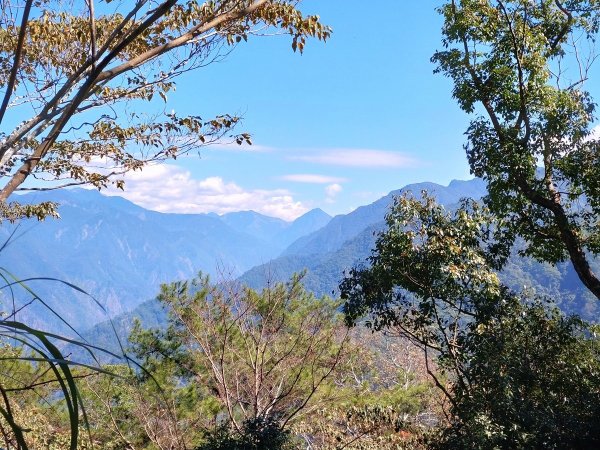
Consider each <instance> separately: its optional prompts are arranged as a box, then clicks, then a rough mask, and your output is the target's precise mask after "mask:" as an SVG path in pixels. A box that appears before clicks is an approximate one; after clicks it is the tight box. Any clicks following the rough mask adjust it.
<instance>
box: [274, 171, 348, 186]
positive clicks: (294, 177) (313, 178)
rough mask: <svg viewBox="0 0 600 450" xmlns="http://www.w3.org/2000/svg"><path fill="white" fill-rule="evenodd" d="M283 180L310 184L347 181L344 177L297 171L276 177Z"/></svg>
mask: <svg viewBox="0 0 600 450" xmlns="http://www.w3.org/2000/svg"><path fill="white" fill-rule="evenodd" d="M278 178H279V179H280V180H284V181H294V182H296V183H310V184H329V183H344V182H346V181H348V180H347V179H346V178H340V177H330V176H327V175H315V174H310V173H298V174H290V175H283V176H281V177H278Z"/></svg>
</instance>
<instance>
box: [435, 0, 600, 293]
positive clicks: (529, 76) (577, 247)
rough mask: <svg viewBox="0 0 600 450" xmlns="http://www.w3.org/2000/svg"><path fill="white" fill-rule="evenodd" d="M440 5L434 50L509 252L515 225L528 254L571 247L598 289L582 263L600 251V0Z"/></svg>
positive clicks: (585, 276) (545, 256)
mask: <svg viewBox="0 0 600 450" xmlns="http://www.w3.org/2000/svg"><path fill="white" fill-rule="evenodd" d="M440 12H441V13H442V15H443V16H444V27H443V44H444V47H445V49H444V50H443V51H439V52H437V53H436V54H435V55H434V56H433V58H432V60H433V61H434V62H435V63H436V64H437V70H438V71H439V72H442V73H444V74H446V75H447V76H448V77H450V78H451V79H452V81H453V82H454V90H453V95H454V97H455V98H456V100H457V101H458V104H459V105H460V107H461V108H462V109H463V110H464V111H466V112H467V113H469V114H476V115H477V116H476V118H475V119H474V120H473V121H472V122H471V124H470V126H469V128H468V130H467V137H468V144H467V146H466V151H467V156H468V159H469V164H470V166H471V171H472V173H473V174H474V175H476V176H478V177H482V178H484V179H485V180H487V183H488V190H489V195H488V196H487V197H486V199H485V202H486V204H487V206H488V207H489V208H490V210H491V212H492V213H493V214H494V215H495V216H496V217H497V219H498V233H497V237H498V239H500V240H502V241H504V243H505V249H506V252H508V249H509V245H510V244H511V243H512V242H514V239H515V237H517V236H519V237H521V238H523V239H524V240H525V241H526V243H527V246H526V248H525V250H524V251H523V253H524V254H527V255H530V256H534V257H535V258H537V259H538V260H542V261H548V262H551V263H556V262H558V261H562V260H566V259H570V260H571V262H572V263H573V267H574V268H575V271H576V272H577V275H578V276H579V278H580V280H581V282H582V283H583V285H584V286H585V287H586V288H587V289H589V291H590V292H592V293H593V294H594V295H595V296H596V297H597V298H599V299H600V279H599V276H598V274H596V273H594V272H593V270H592V268H591V267H590V258H591V257H592V255H597V254H598V253H599V252H600V229H599V228H598V226H597V224H598V220H599V219H600V184H599V180H600V159H599V158H598V154H599V153H598V149H599V145H600V141H599V140H598V139H597V137H596V136H595V135H594V134H593V133H592V126H593V124H594V120H595V115H594V113H595V104H594V101H593V99H592V97H591V95H590V93H589V92H586V91H585V89H584V86H585V82H586V81H587V79H588V75H589V69H590V66H591V63H592V62H593V61H594V60H595V58H596V55H595V54H594V53H593V42H594V39H595V37H596V35H597V32H598V27H599V25H600V22H599V20H600V14H599V13H600V2H598V1H597V0H541V1H538V2H532V1H529V0H510V1H505V0H483V1H482V0H464V1H463V0H452V1H450V2H447V3H446V4H445V5H444V6H443V7H442V8H440ZM569 67H570V68H571V69H569ZM540 165H541V167H539V166H540Z"/></svg>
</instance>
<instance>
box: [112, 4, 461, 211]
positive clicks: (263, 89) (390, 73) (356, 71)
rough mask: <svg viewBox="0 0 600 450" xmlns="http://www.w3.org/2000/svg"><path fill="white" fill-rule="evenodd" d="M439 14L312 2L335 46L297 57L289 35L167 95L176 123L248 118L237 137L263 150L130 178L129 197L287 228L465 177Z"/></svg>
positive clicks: (198, 74) (262, 41)
mask: <svg viewBox="0 0 600 450" xmlns="http://www.w3.org/2000/svg"><path fill="white" fill-rule="evenodd" d="M439 3H440V2H439V1H427V0H422V1H418V2H408V1H399V0H377V1H376V2H373V3H371V4H367V3H366V2H364V1H362V0H325V1H323V0H321V1H319V0H304V1H303V3H302V6H301V8H302V10H303V11H304V12H306V13H311V14H319V15H320V16H321V19H322V21H323V22H325V23H327V24H329V25H331V26H332V27H333V35H332V37H331V39H330V40H329V41H328V42H327V43H325V44H323V43H321V42H318V41H310V42H309V43H308V45H307V47H306V49H305V52H304V54H303V55H299V54H295V53H293V52H292V50H291V45H290V44H291V40H290V38H289V37H288V36H278V37H262V38H255V39H250V40H249V42H248V43H246V44H243V45H240V46H238V47H237V48H236V49H235V50H234V52H233V53H232V54H231V55H229V56H228V57H227V58H226V60H224V61H223V62H220V63H216V64H212V65H210V66H207V67H205V68H203V69H201V70H199V71H195V72H193V73H190V74H187V75H186V76H185V78H183V79H181V80H180V81H179V82H178V87H177V91H176V92H175V93H173V94H171V95H170V96H169V103H168V107H169V108H172V109H174V110H176V111H177V113H179V114H197V115H200V116H203V117H209V116H211V115H214V114H222V113H239V114H242V115H243V117H244V121H243V123H242V125H241V126H240V127H239V128H238V130H239V131H248V132H250V133H251V134H252V136H253V142H254V144H255V145H254V146H253V147H251V148H242V149H240V148H234V147H231V148H214V149H203V150H202V151H201V154H200V158H196V157H189V158H183V159H181V160H178V161H176V162H175V163H171V164H169V165H167V166H165V167H154V168H150V170H147V171H146V172H145V173H144V174H142V175H140V174H135V175H134V176H132V177H131V178H130V179H129V180H128V184H127V188H126V193H125V197H128V198H130V199H131V200H133V201H135V202H137V203H140V204H142V205H143V206H146V207H149V208H152V209H157V210H161V211H173V212H207V211H214V212H218V213H223V212H227V211H233V210H244V209H255V210H258V211H259V212H263V213H265V214H269V215H274V216H278V217H282V218H284V219H288V220H289V219H293V218H294V217H296V216H298V215H300V214H302V213H303V212H305V211H307V210H309V209H311V208H315V207H320V208H322V209H324V210H325V211H327V212H328V213H330V214H340V213H347V212H349V211H351V210H352V209H353V208H356V207H358V206H360V205H364V204H367V203H370V202H372V201H374V200H376V199H377V198H379V197H381V196H382V195H385V194H386V193H388V192H389V191H391V190H394V189H398V188H400V187H402V186H404V185H406V184H408V183H413V182H419V181H434V182H438V183H441V184H447V183H448V182H449V181H450V180H452V179H468V178H470V175H469V170H468V166H467V163H466V158H465V156H464V151H463V149H462V145H463V142H464V136H463V132H464V130H465V129H466V127H467V123H468V117H466V115H465V114H463V113H462V112H461V111H460V110H459V109H458V107H457V106H456V104H455V102H454V101H453V100H452V98H451V85H450V82H449V81H448V80H447V79H445V78H444V77H443V76H442V75H434V74H433V69H434V66H433V65H432V63H430V61H429V59H430V57H431V55H432V54H433V52H434V51H435V50H436V49H439V48H440V47H441V44H440V28H441V18H440V17H439V15H438V14H437V13H436V11H435V7H436V5H437V4H439ZM121 195H122V194H121Z"/></svg>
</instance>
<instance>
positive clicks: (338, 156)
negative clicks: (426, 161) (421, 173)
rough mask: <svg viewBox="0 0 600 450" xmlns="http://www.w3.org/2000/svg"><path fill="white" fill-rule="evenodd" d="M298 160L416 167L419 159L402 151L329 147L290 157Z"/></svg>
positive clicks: (355, 165) (347, 165) (336, 164)
mask: <svg viewBox="0 0 600 450" xmlns="http://www.w3.org/2000/svg"><path fill="white" fill-rule="evenodd" d="M290 159H293V160H296V161H307V162H312V163H316V164H326V165H333V166H346V167H373V168H375V167H395V168H400V167H415V166H417V165H418V164H419V161H418V160H417V159H415V158H413V157H410V156H408V155H406V154H403V153H400V152H391V151H385V150H370V149H343V148H339V149H329V150H323V151H319V152H317V151H307V152H306V154H303V155H296V156H292V157H290Z"/></svg>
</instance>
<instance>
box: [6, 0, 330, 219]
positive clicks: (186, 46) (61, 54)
mask: <svg viewBox="0 0 600 450" xmlns="http://www.w3.org/2000/svg"><path fill="white" fill-rule="evenodd" d="M117 3H118V2H114V3H112V2H110V1H105V2H102V3H101V5H100V7H99V8H98V9H97V10H95V9H94V4H93V2H90V3H88V5H87V8H85V9H84V10H83V11H79V8H78V7H76V4H74V3H73V2H65V3H60V2H53V1H49V0H42V1H38V2H35V4H34V2H33V0H19V1H17V2H16V3H15V4H13V5H10V7H6V8H2V12H1V13H0V88H1V89H3V90H4V95H3V100H2V103H1V105H0V123H2V121H3V119H4V118H5V117H7V118H8V117H9V116H10V117H11V119H12V120H13V121H17V120H20V121H21V122H20V123H19V125H18V126H16V127H15V128H14V129H13V130H12V131H10V130H6V131H2V132H0V175H2V177H4V180H5V181H4V184H3V185H2V187H1V188H0V201H2V202H3V205H2V209H1V212H2V213H3V217H5V218H9V219H14V218H18V217H22V216H26V217H30V216H32V215H33V216H38V217H44V216H45V215H48V214H55V209H53V207H52V205H51V204H43V205H40V207H39V208H38V209H37V210H35V211H33V210H31V207H30V209H28V210H23V209H22V208H21V207H20V206H19V205H18V204H14V205H12V206H11V205H10V204H7V203H6V200H7V199H8V197H9V195H10V194H12V193H13V192H14V191H15V190H16V189H20V187H21V185H22V184H23V183H24V182H25V181H26V180H27V179H28V178H29V177H35V178H37V179H41V180H43V181H45V182H46V183H44V185H43V187H41V188H35V189H53V188H56V187H60V186H64V185H80V184H88V185H92V186H94V187H96V188H98V189H101V188H104V187H106V186H108V185H109V184H114V185H115V186H116V187H117V188H121V189H122V188H123V187H124V180H123V177H122V175H123V174H124V173H126V172H127V171H131V170H140V169H142V168H143V167H144V166H146V165H147V164H150V163H155V162H159V161H164V160H166V159H170V158H176V157H178V156H180V155H182V154H185V153H187V152H189V151H190V150H193V149H197V148H199V147H202V146H204V145H207V144H210V143H215V142H217V141H223V140H225V142H233V143H237V144H242V143H248V144H250V143H251V138H250V135H249V134H248V133H238V134H233V129H234V127H235V126H236V125H237V124H238V123H239V121H240V118H239V117H237V116H233V115H230V114H221V115H218V116H216V117H212V118H202V117H200V116H197V115H194V116H188V117H182V116H179V115H177V114H176V113H175V112H174V111H172V112H168V111H167V110H166V103H167V102H168V98H167V95H168V93H169V92H171V91H172V90H173V89H175V87H176V84H175V80H176V79H177V77H178V76H180V75H181V74H183V73H185V72H187V71H190V70H193V69H198V68H201V67H203V66H205V65H207V64H210V63H211V62H214V61H216V60H220V59H221V58H222V57H224V56H225V55H226V54H227V52H228V51H230V48H231V47H234V46H236V45H237V44H238V43H240V42H242V41H246V40H248V38H249V37H251V36H254V35H257V34H263V33H265V34H272V33H273V32H275V33H283V34H289V35H290V36H291V38H292V48H293V50H294V51H299V52H302V51H303V50H304V47H305V44H306V40H307V38H310V37H314V38H317V39H319V40H326V39H327V38H328V37H329V36H330V34H331V29H330V28H329V27H327V26H325V25H323V24H322V23H321V22H320V21H319V18H318V17H317V16H304V15H303V14H302V13H301V12H300V11H299V10H298V9H297V8H296V5H297V2H296V1H294V0H243V1H239V0H218V1H206V2H198V1H196V0H189V1H183V2H178V1H177V0H165V1H163V2H159V3H158V4H157V3H154V2H150V1H148V0H141V1H138V2H135V3H132V4H131V5H128V8H129V10H126V9H124V8H123V5H121V4H117ZM7 6H8V5H7ZM86 9H87V10H86ZM144 103H150V104H151V105H152V106H151V107H148V106H142V105H143V104H144ZM161 105H162V106H161ZM130 106H131V108H129V107H130ZM142 111H146V112H145V113H142ZM24 117H25V120H23V118H24Z"/></svg>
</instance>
